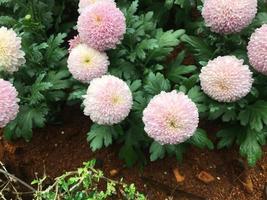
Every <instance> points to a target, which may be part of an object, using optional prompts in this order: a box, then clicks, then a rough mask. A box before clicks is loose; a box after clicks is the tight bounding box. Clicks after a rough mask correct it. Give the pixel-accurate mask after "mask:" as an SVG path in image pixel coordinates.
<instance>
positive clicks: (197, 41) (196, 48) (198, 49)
mask: <svg viewBox="0 0 267 200" xmlns="http://www.w3.org/2000/svg"><path fill="white" fill-rule="evenodd" d="M181 41H183V42H184V43H186V44H188V46H189V47H190V49H192V51H193V52H194V55H195V56H196V58H197V59H198V61H208V60H210V59H211V58H212V56H213V51H212V50H211V49H210V47H209V46H208V45H207V44H206V43H205V42H204V41H203V40H202V39H201V38H198V37H195V36H189V35H183V36H182V37H181Z"/></svg>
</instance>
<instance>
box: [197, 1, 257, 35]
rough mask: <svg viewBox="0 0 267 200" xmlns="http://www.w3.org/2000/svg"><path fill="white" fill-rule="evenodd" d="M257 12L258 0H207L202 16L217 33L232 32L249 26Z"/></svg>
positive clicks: (207, 24)
mask: <svg viewBox="0 0 267 200" xmlns="http://www.w3.org/2000/svg"><path fill="white" fill-rule="evenodd" d="M256 13H257V0H234V1H233V0H205V1H204V6H203V10H202V16H203V18H204V20H205V23H206V26H208V27H211V30H212V31H214V32H216V33H223V34H230V33H236V32H240V31H241V30H242V29H243V28H245V27H247V26H248V25H249V24H250V23H251V22H252V20H253V19H254V17H255V15H256Z"/></svg>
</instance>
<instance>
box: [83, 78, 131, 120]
mask: <svg viewBox="0 0 267 200" xmlns="http://www.w3.org/2000/svg"><path fill="white" fill-rule="evenodd" d="M84 98H85V99H84V102H83V104H84V106H85V108H84V114H85V115H87V116H90V118H91V120H92V121H93V122H95V123H97V124H101V125H103V124H104V125H113V124H118V123H120V122H121V121H123V120H124V119H125V118H126V117H127V116H128V115H129V113H130V110H131V108H132V104H133V98H132V93H131V90H130V88H129V87H128V85H127V84H126V83H125V82H124V81H123V80H121V79H119V78H117V77H115V76H112V75H105V76H102V77H101V78H96V79H93V80H92V81H91V83H90V86H89V87H88V90H87V94H86V95H85V96H84Z"/></svg>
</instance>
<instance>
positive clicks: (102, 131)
mask: <svg viewBox="0 0 267 200" xmlns="http://www.w3.org/2000/svg"><path fill="white" fill-rule="evenodd" d="M112 132H113V127H111V126H101V125H98V124H94V125H92V127H91V130H90V132H89V133H87V136H88V137H87V141H88V142H89V143H90V147H91V149H92V151H96V150H98V149H101V148H102V147H103V146H105V147H108V146H109V145H111V144H112ZM115 132H116V131H115Z"/></svg>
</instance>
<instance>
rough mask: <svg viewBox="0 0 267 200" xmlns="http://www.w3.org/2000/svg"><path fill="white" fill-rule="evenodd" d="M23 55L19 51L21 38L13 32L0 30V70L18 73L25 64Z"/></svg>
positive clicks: (4, 28)
mask: <svg viewBox="0 0 267 200" xmlns="http://www.w3.org/2000/svg"><path fill="white" fill-rule="evenodd" d="M24 56H25V53H24V52H23V51H22V50H21V38H19V37H18V36H17V34H16V33H15V31H13V30H12V29H7V28H6V27H1V28H0V70H2V71H6V72H8V73H13V72H16V71H18V69H19V67H20V66H21V65H23V64H24V63H25V59H24Z"/></svg>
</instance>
